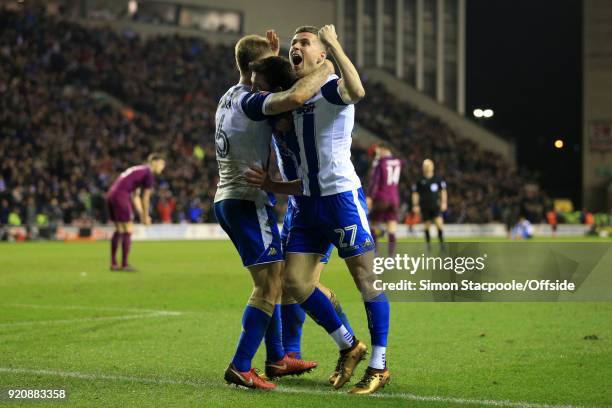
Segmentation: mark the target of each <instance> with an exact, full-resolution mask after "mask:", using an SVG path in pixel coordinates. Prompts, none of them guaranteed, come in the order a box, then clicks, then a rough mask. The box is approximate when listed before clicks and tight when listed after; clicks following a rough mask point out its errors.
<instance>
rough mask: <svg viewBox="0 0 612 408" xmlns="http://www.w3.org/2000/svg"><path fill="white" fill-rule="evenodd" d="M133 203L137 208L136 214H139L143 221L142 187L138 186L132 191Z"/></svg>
mask: <svg viewBox="0 0 612 408" xmlns="http://www.w3.org/2000/svg"><path fill="white" fill-rule="evenodd" d="M132 204H133V205H134V209H135V210H136V214H138V218H140V220H141V221H142V219H143V218H142V216H143V212H142V198H141V197H140V188H137V189H136V190H134V192H133V193H132Z"/></svg>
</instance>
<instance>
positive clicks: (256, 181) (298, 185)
mask: <svg viewBox="0 0 612 408" xmlns="http://www.w3.org/2000/svg"><path fill="white" fill-rule="evenodd" d="M245 178H246V180H247V182H248V183H249V184H253V185H255V186H257V187H259V188H261V189H262V190H264V191H267V192H270V193H275V194H287V195H300V194H302V181H301V180H300V179H297V180H292V181H276V180H272V178H270V175H269V174H268V172H267V171H265V170H264V169H262V168H260V167H249V170H247V171H246V172H245Z"/></svg>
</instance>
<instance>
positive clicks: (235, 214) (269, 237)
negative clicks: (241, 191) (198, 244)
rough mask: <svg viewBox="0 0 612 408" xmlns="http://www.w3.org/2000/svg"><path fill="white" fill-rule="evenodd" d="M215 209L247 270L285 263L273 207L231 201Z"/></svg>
mask: <svg viewBox="0 0 612 408" xmlns="http://www.w3.org/2000/svg"><path fill="white" fill-rule="evenodd" d="M214 208H215V215H216V217H217V220H218V221H219V224H220V225H221V228H223V230H224V231H225V232H226V233H227V235H229V237H230V239H231V240H232V242H233V243H234V246H235V247H236V249H237V250H238V253H239V254H240V258H242V264H243V265H244V266H245V267H249V266H254V265H259V264H265V263H271V262H279V261H282V260H283V258H284V257H283V250H282V248H281V241H280V235H279V233H278V225H277V220H276V214H275V213H274V210H273V209H272V207H271V206H268V205H263V204H256V203H255V202H253V201H247V200H234V199H228V200H222V201H219V202H217V203H215V207H214Z"/></svg>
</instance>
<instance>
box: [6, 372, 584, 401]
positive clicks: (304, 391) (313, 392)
mask: <svg viewBox="0 0 612 408" xmlns="http://www.w3.org/2000/svg"><path fill="white" fill-rule="evenodd" d="M0 373H9V374H32V375H46V376H52V377H69V378H78V379H84V380H109V381H128V382H138V383H143V384H170V385H189V386H195V387H200V386H207V387H213V388H221V386H220V385H219V384H216V383H212V384H211V383H205V382H196V381H186V380H173V379H169V378H146V377H132V376H125V375H115V374H88V373H80V372H75V371H60V370H42V369H39V370H35V369H27V368H10V367H0ZM272 392H282V393H287V394H311V395H323V396H335V397H351V398H364V397H355V396H352V395H350V394H347V393H345V392H338V391H322V390H309V389H304V388H294V387H286V386H279V387H278V388H277V389H276V390H275V391H272ZM365 398H379V399H399V400H405V401H423V402H439V403H446V404H458V405H480V406H488V407H510V408H587V407H585V406H580V405H553V404H539V403H533V402H520V401H507V400H491V399H485V400H480V399H469V398H454V397H438V396H422V395H414V394H409V393H382V394H374V395H370V396H367V397H365Z"/></svg>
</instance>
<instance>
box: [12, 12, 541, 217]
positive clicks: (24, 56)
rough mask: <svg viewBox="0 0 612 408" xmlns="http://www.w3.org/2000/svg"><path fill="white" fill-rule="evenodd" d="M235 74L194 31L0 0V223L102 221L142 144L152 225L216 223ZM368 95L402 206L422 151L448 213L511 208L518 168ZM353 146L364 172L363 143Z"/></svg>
mask: <svg viewBox="0 0 612 408" xmlns="http://www.w3.org/2000/svg"><path fill="white" fill-rule="evenodd" d="M34 26H35V27H34ZM168 61H172V63H168ZM236 78H237V73H236V71H235V69H234V62H233V49H232V48H231V47H227V46H222V45H212V44H209V43H207V42H205V41H204V40H202V39H200V38H197V39H196V38H184V37H177V36H165V37H163V36H160V37H154V38H149V39H148V40H146V41H145V40H143V39H141V38H140V37H139V36H137V35H136V34H134V33H132V32H124V33H118V32H115V31H112V30H110V29H106V28H87V27H84V26H80V25H77V24H75V23H72V22H67V21H63V20H59V19H56V18H53V17H49V16H46V15H44V14H39V13H33V12H31V11H27V12H24V13H20V14H15V13H13V12H10V11H7V10H1V11H0V132H1V137H0V157H2V161H1V162H0V224H15V223H18V222H19V223H22V224H24V225H33V224H36V223H38V224H40V223H44V222H47V223H61V222H63V223H73V222H75V221H77V222H78V221H79V220H95V221H96V222H103V223H104V222H107V219H108V215H107V212H106V208H105V205H104V193H105V191H106V189H107V188H108V186H109V185H110V183H112V181H113V180H114V178H115V177H116V176H117V175H118V172H120V171H122V170H124V169H125V168H127V167H129V166H131V165H133V164H136V163H139V162H141V161H142V160H144V158H145V157H146V155H147V154H148V153H149V152H151V151H153V150H155V151H161V152H163V153H165V154H166V155H167V158H168V166H167V169H166V171H165V172H164V174H163V175H162V177H161V180H159V187H160V188H158V189H157V191H156V193H155V195H154V197H153V203H152V211H153V214H152V216H153V220H154V222H210V221H214V215H213V214H212V211H211V207H212V199H213V196H214V191H215V185H216V182H217V174H216V161H215V151H214V138H213V136H214V112H215V109H216V103H217V100H218V98H219V97H220V96H221V95H222V94H223V92H224V91H225V90H226V89H227V88H228V87H229V86H230V85H231V84H232V83H234V82H235V81H236ZM366 92H367V97H366V98H365V100H364V101H362V102H361V103H360V104H359V105H358V109H357V120H358V122H359V123H360V124H361V125H362V126H364V127H366V128H368V129H369V130H371V131H373V132H374V133H375V134H377V135H379V136H380V137H381V138H382V139H384V140H387V141H388V142H389V143H390V144H391V145H392V146H394V148H395V150H396V151H398V152H399V154H400V156H401V157H402V158H404V159H405V161H406V163H407V165H406V166H405V169H406V171H405V174H404V175H403V178H402V182H403V188H402V189H401V191H403V194H404V196H403V202H404V203H406V205H405V207H407V205H408V203H409V201H410V200H409V194H410V184H411V183H412V182H414V181H415V179H416V178H417V176H418V175H419V174H420V165H421V162H422V160H423V159H424V158H427V157H430V158H432V159H433V160H434V161H435V162H436V165H437V171H438V172H439V174H441V175H443V177H445V179H446V180H447V182H448V185H449V211H448V214H447V218H448V220H449V221H451V222H459V223H461V222H476V223H480V222H489V221H492V220H501V219H502V218H503V213H504V211H505V209H506V208H507V207H508V206H510V205H512V206H515V205H516V203H517V197H519V195H520V193H521V189H522V186H523V185H525V183H526V180H527V178H528V177H529V176H527V175H526V174H524V173H520V172H519V173H516V172H514V171H513V170H509V166H506V165H505V163H504V160H502V159H501V158H500V157H499V156H498V155H496V154H493V153H491V152H487V151H483V150H482V149H480V148H479V147H478V145H477V144H475V143H474V142H472V141H469V140H465V139H461V138H459V137H458V136H457V135H456V134H454V133H453V132H452V131H451V130H450V129H449V128H448V127H446V126H445V125H444V124H443V123H441V122H439V121H438V120H436V119H433V118H431V117H428V116H426V115H424V114H423V113H421V112H418V111H416V110H414V109H413V108H411V107H410V106H409V105H407V104H406V103H403V102H400V101H398V100H396V99H395V98H394V97H393V96H392V95H391V94H390V93H388V92H387V91H386V90H385V88H384V87H383V86H382V85H380V84H376V83H367V82H366ZM353 153H354V162H355V165H356V168H357V170H358V172H359V174H360V175H361V176H362V179H363V180H365V178H366V175H367V169H368V158H367V155H366V152H365V151H363V150H359V149H354V152H353Z"/></svg>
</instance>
